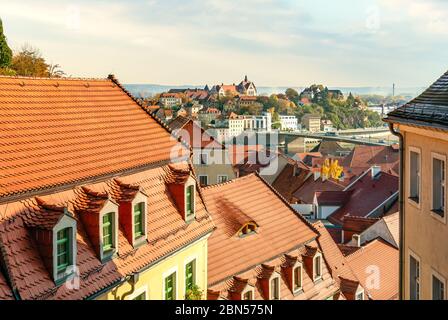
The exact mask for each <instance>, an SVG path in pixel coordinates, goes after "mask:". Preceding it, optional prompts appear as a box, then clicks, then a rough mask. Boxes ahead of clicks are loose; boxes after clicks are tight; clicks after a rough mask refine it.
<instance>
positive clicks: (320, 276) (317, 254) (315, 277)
mask: <svg viewBox="0 0 448 320" xmlns="http://www.w3.org/2000/svg"><path fill="white" fill-rule="evenodd" d="M317 258H319V262H320V265H319V271H320V275H319V276H317V275H316V259H317ZM322 264H323V263H322V254H321V253H320V252H318V253H316V255H315V256H314V257H313V281H318V280H320V279H322V273H323V271H322Z"/></svg>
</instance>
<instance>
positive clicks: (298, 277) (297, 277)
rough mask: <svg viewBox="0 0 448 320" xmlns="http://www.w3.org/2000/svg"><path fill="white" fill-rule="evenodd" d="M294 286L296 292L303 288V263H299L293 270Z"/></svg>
mask: <svg viewBox="0 0 448 320" xmlns="http://www.w3.org/2000/svg"><path fill="white" fill-rule="evenodd" d="M292 288H293V291H294V292H298V291H300V290H302V265H301V264H298V265H296V266H295V267H294V269H293V270H292Z"/></svg>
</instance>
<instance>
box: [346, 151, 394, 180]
mask: <svg viewBox="0 0 448 320" xmlns="http://www.w3.org/2000/svg"><path fill="white" fill-rule="evenodd" d="M399 156H400V153H399V152H398V150H397V149H396V148H395V147H393V146H362V145H358V146H355V148H354V149H353V150H352V152H351V153H350V154H349V155H348V156H347V157H346V158H345V160H344V162H343V163H342V165H343V166H344V167H350V168H352V169H361V170H363V171H364V170H367V169H368V168H370V167H372V166H381V170H382V171H384V172H388V173H391V174H394V175H398V171H399Z"/></svg>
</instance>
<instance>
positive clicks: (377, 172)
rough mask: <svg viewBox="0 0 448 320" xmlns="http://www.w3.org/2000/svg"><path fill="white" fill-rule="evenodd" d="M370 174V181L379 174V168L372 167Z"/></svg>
mask: <svg viewBox="0 0 448 320" xmlns="http://www.w3.org/2000/svg"><path fill="white" fill-rule="evenodd" d="M370 172H371V174H372V179H375V178H376V176H377V175H378V174H379V173H380V172H381V166H372V167H371V168H370Z"/></svg>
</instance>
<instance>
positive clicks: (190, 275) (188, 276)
mask: <svg viewBox="0 0 448 320" xmlns="http://www.w3.org/2000/svg"><path fill="white" fill-rule="evenodd" d="M195 264H196V261H195V260H193V261H191V262H189V263H188V264H187V265H186V266H185V289H186V290H191V289H192V288H193V286H194V284H195V274H194V272H195V270H194V269H195Z"/></svg>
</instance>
